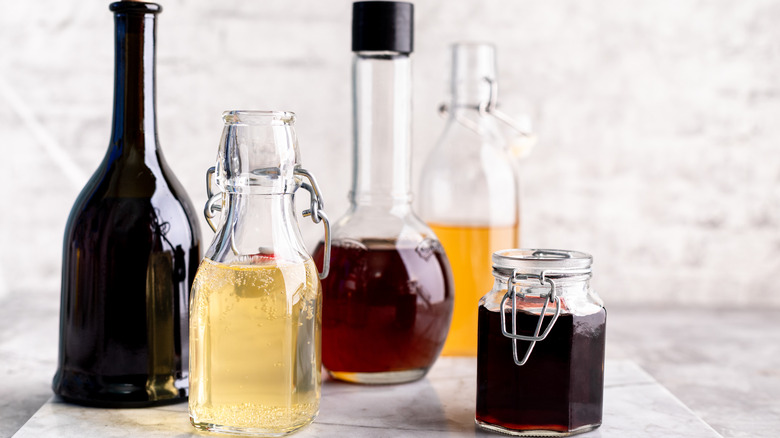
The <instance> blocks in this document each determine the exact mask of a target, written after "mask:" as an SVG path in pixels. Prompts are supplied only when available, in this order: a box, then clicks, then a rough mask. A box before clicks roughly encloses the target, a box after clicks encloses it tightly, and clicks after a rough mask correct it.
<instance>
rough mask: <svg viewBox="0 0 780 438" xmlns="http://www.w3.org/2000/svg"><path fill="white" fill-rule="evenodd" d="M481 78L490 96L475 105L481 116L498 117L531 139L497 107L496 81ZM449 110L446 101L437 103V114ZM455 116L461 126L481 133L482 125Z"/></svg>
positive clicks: (445, 112) (529, 137)
mask: <svg viewBox="0 0 780 438" xmlns="http://www.w3.org/2000/svg"><path fill="white" fill-rule="evenodd" d="M482 80H483V81H485V82H487V84H488V87H489V88H490V96H489V97H488V100H487V101H485V102H480V104H479V105H477V108H476V109H477V110H478V111H479V114H480V115H481V116H483V117H484V116H486V115H491V116H493V117H495V118H496V119H498V120H499V121H500V122H502V123H504V124H505V125H507V126H509V127H510V128H511V129H512V130H513V131H515V132H517V133H518V134H519V135H520V136H521V137H524V138H526V139H533V137H534V136H533V134H532V133H530V132H527V131H526V130H525V129H522V128H520V126H519V125H518V123H517V122H516V121H515V120H514V119H512V118H511V117H509V116H508V115H507V114H506V113H504V112H503V111H500V110H499V109H498V86H497V85H496V81H495V80H494V79H492V78H490V77H487V76H485V77H483V78H482ZM472 108H473V107H472ZM449 112H450V108H449V105H447V104H446V103H443V104H441V105H439V114H441V115H442V116H446V115H447V114H449ZM456 114H457V113H456ZM456 118H457V120H458V121H459V122H460V123H461V124H463V126H465V127H467V128H469V129H471V130H472V131H474V132H476V133H477V134H479V135H482V127H480V126H479V124H477V123H474V122H473V121H472V120H469V119H466V118H463V117H457V115H456Z"/></svg>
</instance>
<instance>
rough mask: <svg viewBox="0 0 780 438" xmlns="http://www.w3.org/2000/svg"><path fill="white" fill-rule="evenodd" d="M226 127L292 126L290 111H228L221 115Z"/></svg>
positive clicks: (292, 118) (293, 117) (292, 117)
mask: <svg viewBox="0 0 780 438" xmlns="http://www.w3.org/2000/svg"><path fill="white" fill-rule="evenodd" d="M222 120H224V121H225V124H226V125H292V124H293V123H295V113H294V112H291V111H257V110H230V111H225V112H223V113H222Z"/></svg>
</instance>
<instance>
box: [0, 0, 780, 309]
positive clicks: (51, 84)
mask: <svg viewBox="0 0 780 438" xmlns="http://www.w3.org/2000/svg"><path fill="white" fill-rule="evenodd" d="M107 6H108V2H94V1H92V2H76V1H74V0H67V1H64V0H38V1H35V2H10V3H8V4H7V5H4V7H3V13H2V14H0V144H2V151H3V156H4V158H5V166H3V167H2V171H3V172H5V175H4V178H3V179H4V186H5V187H4V189H5V190H4V199H3V200H4V202H3V204H4V206H5V211H6V213H5V214H3V215H1V216H0V221H2V222H1V224H2V233H0V248H2V251H1V252H0V296H2V295H3V294H4V293H5V294H7V293H26V292H29V291H35V292H40V293H46V294H51V296H52V297H53V299H56V298H55V297H56V296H57V295H58V293H59V269H60V255H61V245H62V231H63V226H64V222H65V219H66V217H67V214H68V211H69V209H70V206H71V204H72V202H73V200H74V199H75V196H76V194H77V193H78V190H79V188H80V185H81V182H76V183H73V182H71V180H73V179H75V180H78V177H77V176H76V177H74V176H73V175H78V174H79V173H80V174H81V175H88V174H90V173H91V172H92V171H93V170H94V169H95V167H96V166H97V164H98V163H99V161H100V160H101V159H102V157H103V154H104V152H105V149H106V147H107V144H108V136H109V130H110V119H111V114H110V111H111V103H112V102H111V99H112V97H111V92H112V88H111V87H112V72H113V35H112V28H113V21H112V17H111V13H110V12H109V11H108V8H107ZM163 7H164V9H165V10H164V12H163V13H162V14H161V15H160V18H159V33H158V87H159V90H158V117H159V122H160V138H161V142H162V146H163V149H164V151H165V155H166V158H167V159H168V161H169V163H170V164H171V166H172V167H173V169H174V171H175V172H176V175H177V176H178V178H179V179H180V180H181V181H182V183H183V184H184V186H185V187H186V188H187V190H188V191H189V193H190V196H191V198H192V199H193V201H194V202H195V204H196V206H197V207H198V209H199V208H200V206H201V205H202V204H203V202H204V201H205V193H204V188H203V179H204V171H205V169H206V168H207V167H209V166H210V165H212V162H213V161H214V155H215V153H216V146H217V142H218V139H219V135H220V131H221V120H220V113H221V111H222V110H225V109H238V108H242V109H285V110H292V111H295V112H296V113H297V114H298V116H299V118H298V133H299V137H300V141H301V149H302V154H303V160H304V165H305V166H307V167H308V168H309V169H310V170H312V171H313V172H314V173H315V174H316V175H317V176H318V177H319V180H320V184H321V185H322V187H323V190H324V191H325V195H326V200H327V209H328V211H329V212H330V215H331V217H338V216H339V215H340V214H341V213H342V212H343V211H344V210H345V208H346V205H347V201H346V193H347V190H348V186H349V176H348V174H349V165H350V164H349V160H350V159H351V158H350V142H351V138H350V129H351V121H350V103H349V97H350V92H349V81H350V52H349V47H350V40H349V38H350V11H351V6H350V2H348V1H344V0H339V1H327V2H325V1H315V0H305V1H304V0H297V1H285V2H246V1H235V0H233V1H222V2H214V1H208V0H189V1H186V2H185V1H184V0H176V1H167V2H164V3H163ZM416 7H417V10H416V15H417V26H416V53H415V55H414V56H415V67H414V68H415V73H414V77H415V102H414V110H415V115H414V123H415V127H414V128H415V130H414V141H415V144H414V164H413V167H414V172H415V173H414V175H415V179H416V176H417V173H418V172H419V171H420V168H421V166H422V163H423V160H424V157H425V156H426V155H427V154H428V152H429V151H430V149H431V148H432V146H433V144H434V142H435V141H436V137H437V135H438V133H439V132H440V130H441V129H442V127H443V120H441V119H440V118H439V117H438V116H437V114H436V107H437V105H438V103H439V102H441V101H442V100H443V99H444V98H445V97H446V96H445V93H446V87H447V85H446V80H447V76H448V70H447V45H448V44H449V43H451V42H453V41H462V40H480V41H491V42H494V43H495V44H496V45H497V47H498V56H499V80H500V83H501V101H502V103H503V108H504V109H505V110H506V111H508V112H510V113H513V114H521V113H526V114H528V115H530V116H531V117H532V118H533V119H534V120H535V126H536V129H537V132H538V135H539V144H538V146H537V148H536V150H535V151H534V154H533V155H531V156H530V157H529V158H528V159H527V160H526V161H525V162H524V165H523V172H524V177H523V178H524V193H525V199H524V204H523V206H524V212H523V221H524V224H523V232H522V234H523V238H524V242H525V245H526V246H544V247H563V248H573V249H580V250H584V251H589V252H591V253H593V254H594V256H595V260H596V266H595V268H596V273H595V280H594V281H595V283H596V285H597V287H598V288H599V290H600V292H601V294H602V295H603V296H604V298H605V300H606V301H607V303H631V302H640V303H653V304H654V303H663V302H674V303H680V304H691V305H712V306H732V305H734V306H747V305H749V304H753V303H756V302H759V303H761V305H767V306H770V305H771V306H780V290H779V289H780V288H778V287H776V286H775V285H774V284H773V283H774V281H775V271H777V270H778V269H779V268H780V257H778V256H780V184H778V183H780V152H779V151H778V148H780V124H778V122H777V119H778V117H779V116H780V27H778V26H777V24H776V23H778V22H780V3H778V2H776V1H760V0H749V1H744V2H732V1H725V0H714V1H707V2H703V1H694V0H677V1H675V0H662V1H640V2H625V1H619V0H600V1H595V0H588V1H583V0H552V1H544V2H539V1H537V2H533V1H506V0H504V1H500V0H468V1H465V0H464V1H458V2H454V1H444V0H424V1H420V2H417V5H416ZM15 98H18V101H16V100H15ZM47 139H48V140H47ZM58 149H60V150H62V151H64V152H66V154H67V156H68V157H69V159H70V161H72V163H73V168H70V170H68V169H69V167H68V166H67V161H68V160H62V159H57V155H56V151H57V150H58ZM74 169H75V170H74ZM68 175H71V178H69V177H68ZM301 223H302V226H303V227H304V231H305V235H306V236H307V238H308V239H309V241H310V242H313V241H314V240H315V239H316V236H317V235H318V233H319V231H320V229H319V228H317V227H315V226H314V225H312V224H310V223H309V222H308V221H306V222H301ZM202 229H203V232H204V235H205V236H206V239H207V240H210V238H211V234H210V233H207V231H208V228H207V226H206V225H205V223H203V226H202Z"/></svg>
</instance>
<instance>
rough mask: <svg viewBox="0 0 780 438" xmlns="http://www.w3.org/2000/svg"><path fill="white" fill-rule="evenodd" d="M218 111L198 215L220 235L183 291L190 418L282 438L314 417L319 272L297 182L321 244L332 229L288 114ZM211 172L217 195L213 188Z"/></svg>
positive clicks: (205, 425) (219, 428)
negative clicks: (214, 154) (321, 232)
mask: <svg viewBox="0 0 780 438" xmlns="http://www.w3.org/2000/svg"><path fill="white" fill-rule="evenodd" d="M223 118H224V120H225V129H224V131H223V135H222V141H221V144H220V147H219V155H218V160H217V166H216V167H215V168H212V169H210V170H209V172H208V174H207V180H208V183H209V190H208V191H209V197H210V199H209V201H208V202H207V204H206V209H205V213H206V219H207V220H208V222H209V224H210V225H211V226H212V229H214V231H215V232H216V235H215V237H214V241H213V242H212V244H211V247H210V248H209V249H208V251H207V252H206V257H205V258H204V259H203V261H202V262H201V264H200V267H199V268H198V273H197V275H196V277H195V282H194V284H193V287H192V294H191V298H190V299H191V303H190V397H189V411H190V421H191V422H192V424H193V426H195V427H196V428H197V429H200V430H207V431H211V432H222V433H231V434H241V435H255V436H281V435H286V434H288V433H291V432H294V431H295V430H298V429H300V428H302V427H304V426H306V425H308V424H309V423H311V422H312V421H313V420H314V417H316V416H317V413H318V412H319V402H320V386H321V372H320V368H321V353H320V341H321V332H322V311H321V309H322V300H321V296H322V292H321V287H320V277H321V276H320V275H318V273H317V268H316V267H315V265H314V263H313V262H312V258H311V256H310V255H309V254H308V253H307V252H306V249H305V247H304V244H303V240H302V238H301V233H300V230H299V228H298V224H297V221H296V219H295V211H294V202H293V194H294V193H295V191H296V190H297V189H298V188H299V187H304V188H305V189H307V190H308V191H309V192H310V194H311V197H312V202H311V209H309V210H306V211H304V215H305V216H311V217H312V219H314V221H315V222H317V223H319V222H320V221H321V220H322V221H323V223H324V225H325V230H326V233H325V235H326V237H325V242H326V250H327V251H329V250H330V236H329V224H328V221H327V217H326V216H325V213H324V212H323V211H322V210H321V208H322V198H321V197H320V193H319V189H318V188H317V185H316V183H315V182H314V179H313V178H312V177H311V175H310V174H309V173H308V172H307V171H305V170H303V169H301V167H300V165H299V153H298V145H297V140H296V137H295V131H294V129H293V123H294V119H295V116H294V114H292V113H288V112H265V111H262V112H261V111H229V112H226V113H225V114H224V115H223ZM213 173H215V174H216V183H217V186H218V187H219V188H220V191H221V193H217V194H213V193H211V183H212V180H213V178H212V174H213ZM302 178H306V179H307V180H308V182H305V181H304V180H302ZM217 212H219V213H220V223H219V225H218V226H216V225H215V224H214V223H213V219H215V217H216V213H217ZM328 259H329V257H328V258H326V260H328ZM326 271H327V265H326V266H325V267H324V268H323V274H324V275H327V272H326ZM323 278H324V276H323Z"/></svg>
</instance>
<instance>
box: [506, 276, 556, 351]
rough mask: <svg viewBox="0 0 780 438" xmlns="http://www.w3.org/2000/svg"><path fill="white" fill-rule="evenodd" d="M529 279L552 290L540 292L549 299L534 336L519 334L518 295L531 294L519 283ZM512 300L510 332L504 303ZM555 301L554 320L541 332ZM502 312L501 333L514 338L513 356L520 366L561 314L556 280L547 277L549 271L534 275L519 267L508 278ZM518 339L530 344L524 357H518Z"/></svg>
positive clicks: (543, 307) (545, 302)
mask: <svg viewBox="0 0 780 438" xmlns="http://www.w3.org/2000/svg"><path fill="white" fill-rule="evenodd" d="M529 279H538V280H539V282H540V283H541V284H542V286H544V285H545V284H549V285H550V291H549V292H548V293H546V294H544V293H541V294H539V297H540V298H541V297H546V298H547V299H546V300H545V301H544V305H543V306H542V310H541V312H539V320H538V321H537V322H536V328H535V329H534V334H533V336H525V335H519V334H517V297H518V296H519V297H520V298H524V297H525V296H527V295H530V294H528V293H523V292H518V287H517V283H518V282H519V281H522V280H529ZM510 299H511V300H512V331H511V332H509V331H507V329H506V312H505V311H504V305H505V304H506V302H507V300H510ZM551 302H552V303H555V313H554V314H553V317H552V320H550V322H549V323H548V324H547V328H546V329H545V330H544V332H542V333H541V334H540V333H539V332H540V331H541V328H542V323H543V322H544V316H545V314H546V313H547V308H548V307H549V306H550V303H551ZM499 309H500V312H501V333H502V334H503V335H504V336H506V337H507V338H510V339H512V357H513V358H514V360H515V364H517V365H518V366H523V365H525V363H526V362H528V358H529V357H530V356H531V352H532V351H533V349H534V346H535V345H536V343H537V342H539V341H543V340H544V339H545V338H546V337H547V335H548V334H550V330H552V328H553V326H554V325H555V321H557V320H558V316H560V314H561V298H560V297H559V296H558V294H557V292H556V290H555V282H554V281H553V280H552V279H551V278H547V272H546V271H543V272H542V273H541V275H534V274H521V273H519V272H518V271H517V269H515V270H513V271H512V276H511V277H510V278H509V279H507V292H506V294H505V295H504V298H502V299H501V306H500V307H499ZM517 341H528V342H530V344H529V345H528V348H527V349H526V351H525V354H524V355H523V358H522V359H520V358H519V357H518V354H517V351H518V347H517Z"/></svg>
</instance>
